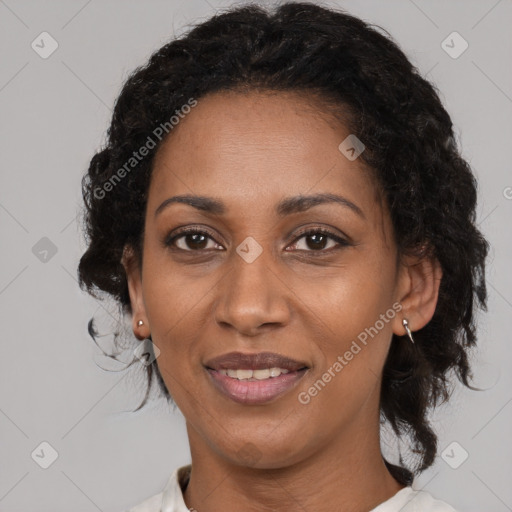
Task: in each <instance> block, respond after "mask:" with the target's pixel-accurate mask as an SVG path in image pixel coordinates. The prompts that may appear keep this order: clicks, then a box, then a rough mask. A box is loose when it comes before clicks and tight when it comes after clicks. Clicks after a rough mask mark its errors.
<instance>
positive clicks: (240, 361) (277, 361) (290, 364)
mask: <svg viewBox="0 0 512 512" xmlns="http://www.w3.org/2000/svg"><path fill="white" fill-rule="evenodd" d="M205 366H206V368H209V369H211V370H217V371H218V370H263V369H265V368H284V369H285V370H288V371H289V372H295V371H297V370H301V369H303V368H308V365H307V364H306V363H304V362H301V361H296V360H295V359H291V358H289V357H285V356H282V355H280V354H276V353H274V352H259V353H257V354H244V353H243V352H229V353H228V354H223V355H220V356H218V357H215V358H213V359H210V360H209V361H207V362H206V363H205Z"/></svg>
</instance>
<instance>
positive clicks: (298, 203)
mask: <svg viewBox="0 0 512 512" xmlns="http://www.w3.org/2000/svg"><path fill="white" fill-rule="evenodd" d="M174 203H181V204H188V205H189V206H192V207H193V208H196V209H197V210H200V211H203V212H208V213H211V214H213V215H223V214H225V213H226V212H227V211H228V210H227V208H226V205H225V204H224V203H223V202H222V201H220V200H218V199H215V198H213V197H207V196H197V195H180V196H173V197H169V198H168V199H166V200H165V201H164V202H163V203H162V204H160V206H159V207H158V208H157V209H156V210H155V217H156V216H157V215H158V214H159V213H160V212H161V211H162V210H164V209H165V208H166V207H168V206H169V205H171V204H174ZM328 203H337V204H340V205H342V206H345V207H347V208H349V209H351V210H352V211H353V212H354V213H356V214H357V215H359V216H360V217H362V218H363V219H366V217H365V215H364V213H363V211H362V210H361V208H359V206H357V205H356V204H354V203H353V202H352V201H350V200H348V199H347V198H346V197H343V196H340V195H336V194H329V193H323V194H314V195H309V196H303V195H299V196H293V197H287V198H286V199H283V200H282V201H280V202H279V203H278V204H277V205H276V207H275V210H276V213H277V215H278V216H279V217H285V216H286V215H290V214H292V213H298V212H303V211H306V210H309V209H310V208H313V207H314V206H317V205H320V204H328Z"/></svg>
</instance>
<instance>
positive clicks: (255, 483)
mask: <svg viewBox="0 0 512 512" xmlns="http://www.w3.org/2000/svg"><path fill="white" fill-rule="evenodd" d="M367 426H368V425H367V424H366V427H367ZM359 427H360V426H359V425H357V424H354V425H353V428H349V429H347V431H346V432H345V433H344V434H343V435H342V436H338V437H337V438H335V439H332V438H329V439H327V440H326V443H325V446H323V447H322V448H321V449H320V450H318V449H317V450H316V451H315V453H314V455H311V456H309V457H305V458H303V459H302V460H300V461H299V462H297V463H294V464H289V465H283V466H280V467H275V466H273V467H268V466H267V468H263V469H261V468H252V467H247V466H240V465H236V464H233V463H231V462H229V461H228V460H227V459H226V458H221V457H220V456H219V455H218V454H217V453H215V452H213V451H212V450H211V449H210V448H209V447H208V446H207V445H206V444H205V442H204V438H203V437H201V436H200V435H199V434H198V433H197V432H196V431H195V430H194V429H193V428H191V426H190V425H189V424H188V422H187V431H188V435H189V441H190V447H191V455H192V473H191V476H190V481H189V484H188V486H187V488H186V490H185V492H184V499H185V503H186V504H187V507H189V508H192V509H193V510H196V511H197V512H221V511H222V512H231V511H233V512H234V511H239V510H244V511H247V512H258V511H261V510H273V511H276V512H281V511H282V512H284V511H289V510H297V509H299V510H315V511H318V512H324V511H325V512H327V511H329V512H331V511H332V510H337V511H339V512H360V511H361V510H372V509H373V508H375V507H376V506H377V505H379V504H381V503H383V502H385V501H386V500H388V499H389V498H391V497H392V496H393V495H395V494H396V493H397V492H398V491H399V490H400V489H403V488H404V485H402V484H400V483H399V482H397V481H396V480H395V479H394V478H393V477H392V476H391V474H390V473H389V471H388V469H387V467H386V465H385V463H384V460H383V459H382V455H381V451H380V439H379V424H378V421H377V422H376V425H375V428H373V429H372V430H371V432H372V434H371V435H370V433H369V430H368V428H366V429H360V428H359ZM317 448H318V447H317ZM319 489H320V490H321V492H318V491H319Z"/></svg>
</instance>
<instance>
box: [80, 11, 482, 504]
mask: <svg viewBox="0 0 512 512" xmlns="http://www.w3.org/2000/svg"><path fill="white" fill-rule="evenodd" d="M83 192H84V199H85V204H86V213H85V222H86V228H87V235H88V244H89V245H88V249H87V251H86V252H85V254H84V255H83V256H82V258H81V261H80V266H79V275H80V283H81V286H82V287H83V288H84V289H86V290H87V291H89V292H90V293H92V294H94V293H96V291H103V292H106V293H108V294H110V295H112V296H113V297H115V299H116V300H117V301H118V302H119V304H120V306H121V307H122V309H123V311H124V312H126V313H127V314H128V315H129V316H130V317H131V322H132V326H133V332H134V334H135V336H136V337H137V339H138V340H141V341H143V342H144V344H143V345H141V347H144V348H141V349H140V350H139V351H138V353H139V355H140V353H141V352H144V353H145V355H146V359H143V358H141V359H143V360H144V362H145V364H146V368H147V371H148V384H149V386H148V390H147V391H148V392H149V389H150V385H151V383H152V381H153V374H155V376H156V379H157V382H158V383H159V386H160V389H161V391H162V393H163V394H164V395H165V396H166V397H167V399H168V400H169V401H170V402H172V403H175V404H176V405H177V406H178V407H179V408H180V410H181V412H182V413H183V415H184V417H185V419H186V426H187V433H188V439H189V443H190V451H191V458H192V461H191V465H188V466H183V467H181V468H176V469H175V471H174V473H173V474H172V476H171V479H170V480H169V482H168V484H167V486H166V488H165V489H164V490H163V491H162V492H161V493H160V494H158V495H155V496H153V497H152V498H150V499H148V500H146V501H145V502H144V503H142V504H140V505H139V506H136V507H135V508H133V509H132V511H136V512H143V511H144V512H150V511H151V512H156V511H165V512H170V511H178V512H184V511H186V510H187V509H188V510H196V511H197V512H217V511H221V510H222V511H227V510H237V511H239V510H243V511H263V510H274V511H278V510H279V511H285V510H286V511H289V510H305V511H324V510H325V511H327V510H329V511H332V510H336V511H344V512H348V511H373V512H377V511H378V512H391V511H398V510H401V511H412V510H415V511H453V510H454V509H453V508H452V507H451V506H450V505H448V504H446V503H444V502H442V501H440V500H438V499H435V498H434V497H433V496H431V495H430V494H429V493H427V492H424V491H417V490H415V489H413V487H412V485H411V484H412V481H413V477H414V476H415V475H417V474H419V473H421V472H422V471H423V470H424V469H426V468H428V467H429V466H431V465H432V463H433V461H434V459H435V456H436V450H437V442H436V441H437V439H436V435H435V433H434V432H433V430H432V429H431V428H430V426H429V422H428V415H429V412H430V411H431V410H432V408H433V407H435V406H436V405H437V404H439V403H440V402H442V401H446V400H447V399H448V397H449V381H448V380H447V373H448V372H449V371H450V370H453V371H455V374H456V375H457V376H458V378H459V379H460V380H461V382H463V383H464V384H465V385H466V386H468V387H471V386H470V385H469V381H468V379H469V377H470V376H471V372H470V368H469V365H468V350H469V349H470V348H471V347H472V346H474V345H475V343H476V339H475V325H474V315H475V313H476V308H477V307H481V308H485V305H486V288H485V280H484V275H485V273H484V271H485V258H486V255H487V251H488V244H487V242H486V241H485V239H484V238H483V237H482V235H481V233H480V232H479V231H478V230H477V228H476V226H475V205H476V183H475V178H474V176H473V174H472V172H471V169H470V167H469V165H468V164H467V163H466V162H465V161H464V160H463V159H462V157H461V155H460V152H459V150H458V148H457V146H456V143H455V140H454V134H453V130H452V123H451V120H450V117H449V115H448V114H447V112H446V111H445V109H444V108H443V106H442V104H441V102H440V100H439V97H438V95H437V94H436V92H435V89H434V87H433V86H432V85H431V84H430V83H429V82H427V81H426V80H425V79H423V78H422V77H421V76H420V75H419V73H418V71H417V70H416V69H415V68H414V67H413V66H412V65H411V63H410V62H409V61H408V59H407V58H406V56H405V55H404V54H403V53H402V51H401V50H400V49H399V48H398V46H397V45H396V44H395V43H394V42H393V41H392V40H391V39H390V38H389V37H387V36H384V35H382V34H381V33H380V32H379V31H378V30H376V29H375V28H372V27H371V26H369V25H368V24H366V23H364V22H363V21H361V20H360V19H358V18H355V17H353V16H350V15H348V14H346V13H344V12H341V11H334V10H330V9H326V8H323V7H320V6H317V5H314V4H311V3H285V4H283V5H281V6H280V7H278V8H277V9H276V10H275V12H272V13H268V12H266V11H265V10H263V9H262V8H260V7H257V6H245V7H240V8H233V9H232V10H231V11H228V12H226V13H223V14H220V15H217V16H214V17H213V18H211V19H210V20H207V21H205V22H204V23H202V24H200V25H198V26H197V27H195V28H193V29H192V30H191V31H190V32H189V33H188V34H186V35H185V36H183V37H181V38H179V39H177V40H174V41H172V42H170V43H169V44H166V45H165V46H164V47H162V48H161V49H160V50H158V51H157V52H156V53H155V54H154V55H153V56H152V57H151V58H150V60H149V62H148V63H147V64H146V65H145V66H144V67H141V68H139V69H137V70H135V72H134V73H133V74H132V75H131V76H130V77H129V79H128V80H127V82H126V84H125V85H124V88H123V90H122V92H121V94H120V97H119V98H118V100H117V102H116V106H115V111H114V115H113V119H112V123H111V126H110V128H109V137H108V142H107V144H106V146H105V147H104V148H103V149H102V150H101V151H99V152H98V153H97V154H96V155H95V156H94V157H93V158H92V161H91V164H90V168H89V170H88V173H87V175H86V176H85V177H84V181H83ZM91 332H92V333H94V329H93V328H92V327H91ZM147 396H148V394H147V393H146V398H147ZM146 398H145V399H144V401H143V404H144V403H145V401H146ZM386 421H387V422H388V424H389V425H390V426H391V427H392V428H393V430H394V432H395V433H396V435H397V436H401V437H405V438H406V439H407V440H408V441H409V443H410V446H411V448H412V453H413V454H414V455H413V456H414V457H415V458H412V459H411V458H410V457H409V458H410V459H411V461H410V462H408V464H407V465H406V464H405V463H404V462H403V458H402V456H401V455H400V457H399V460H398V461H396V462H397V463H396V464H394V463H392V462H391V461H388V460H385V459H384V457H383V455H382V453H381V446H380V428H381V424H382V423H384V422H386Z"/></svg>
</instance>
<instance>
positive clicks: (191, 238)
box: [165, 227, 218, 252]
mask: <svg viewBox="0 0 512 512" xmlns="http://www.w3.org/2000/svg"><path fill="white" fill-rule="evenodd" d="M208 241H212V242H214V239H213V236H212V235H211V234H210V233H209V232H208V231H204V230H199V229H198V228H193V227H191V228H185V229H181V230H180V231H178V233H176V234H174V235H173V236H170V237H168V238H167V239H166V240H165V245H166V246H174V245H175V246H176V247H177V248H178V249H180V250H182V251H187V252H191V251H202V250H205V249H216V247H215V244H213V245H214V247H211V246H210V247H208ZM178 242H179V243H178ZM180 245H181V246H180ZM217 245H218V244H217Z"/></svg>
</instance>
